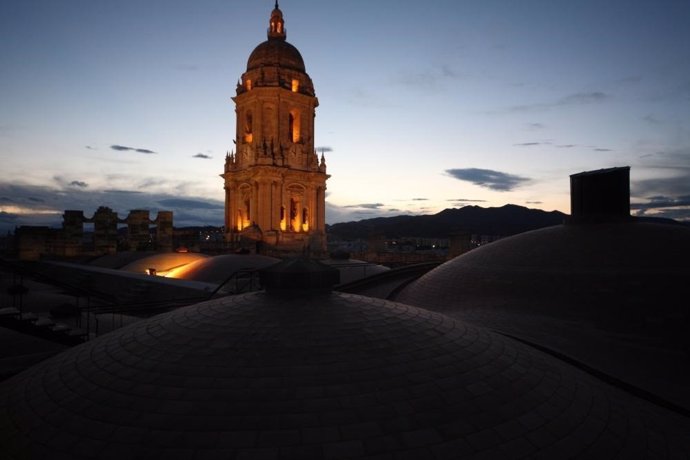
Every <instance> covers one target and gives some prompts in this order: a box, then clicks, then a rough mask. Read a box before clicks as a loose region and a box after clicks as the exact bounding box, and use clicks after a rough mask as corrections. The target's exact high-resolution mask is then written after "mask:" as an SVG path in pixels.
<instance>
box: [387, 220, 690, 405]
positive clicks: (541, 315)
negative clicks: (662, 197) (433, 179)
mask: <svg viewBox="0 0 690 460" xmlns="http://www.w3.org/2000/svg"><path fill="white" fill-rule="evenodd" d="M688 260H690V228H688V227H686V226H682V225H669V224H657V223H647V222H639V221H637V222H635V221H633V222H629V223H600V224H586V225H560V226H556V227H549V228H544V229H541V230H535V231H532V232H526V233H523V234H520V235H516V236H513V237H510V238H505V239H503V240H499V241H496V242H493V243H491V244H488V245H486V246H482V247H480V248H477V249H474V250H472V251H470V252H468V253H466V254H463V255H461V256H459V257H456V258H455V259H453V260H451V261H449V262H446V263H445V264H443V265H441V266H439V267H438V268H436V269H434V270H432V271H430V272H428V273H427V274H425V275H423V276H421V277H420V278H419V279H417V280H416V281H414V282H412V283H410V284H409V285H408V286H407V287H405V288H404V289H403V290H402V291H401V292H400V293H399V294H398V295H397V296H396V297H395V300H397V301H400V302H405V303H408V304H411V305H416V306H419V307H423V308H429V309H431V310H434V311H439V312H443V313H445V314H448V315H451V316H454V317H457V318H462V319H463V320H465V321H470V322H472V323H474V324H477V325H481V326H488V327H491V328H493V329H497V330H499V331H502V332H504V333H508V334H511V335H515V336H519V337H522V338H524V339H527V340H529V341H531V342H533V343H536V344H539V345H542V346H546V347H548V348H551V349H553V350H556V351H558V352H560V353H564V354H566V355H568V356H571V357H574V358H575V359H577V360H579V361H581V362H584V363H586V364H587V365H590V366H593V367H595V368H596V369H598V370H601V371H602V372H605V373H607V374H610V375H613V376H615V377H616V378H618V379H620V380H623V381H626V382H628V383H630V384H633V385H636V386H639V387H641V388H643V389H644V390H646V391H650V392H652V393H654V394H656V395H659V396H662V397H663V398H665V399H669V400H671V401H673V402H674V403H675V404H680V405H682V406H683V407H685V408H686V409H687V410H690V395H688V392H687V388H688V387H689V386H690V364H689V363H690V360H689V359H688V353H690V329H689V328H690V311H689V310H688V309H687V308H685V307H684V304H683V302H682V301H681V302H679V299H683V298H687V293H686V290H687V288H686V286H687V282H688V280H689V279H690V265H688V263H687V261H688Z"/></svg>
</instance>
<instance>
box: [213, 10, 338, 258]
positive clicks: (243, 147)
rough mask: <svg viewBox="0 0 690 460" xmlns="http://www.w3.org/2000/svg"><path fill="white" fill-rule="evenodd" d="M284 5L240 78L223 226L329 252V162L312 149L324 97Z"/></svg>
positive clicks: (232, 236) (238, 235) (288, 246)
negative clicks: (290, 32) (292, 34)
mask: <svg viewBox="0 0 690 460" xmlns="http://www.w3.org/2000/svg"><path fill="white" fill-rule="evenodd" d="M285 38H286V33H285V22H284V20H283V13H282V11H280V9H279V8H278V2H277V1H276V5H275V8H274V9H273V11H272V12H271V18H270V21H269V28H268V40H266V41H265V42H263V43H261V44H259V45H258V46H257V47H256V48H255V49H254V51H252V53H251V55H250V56H249V60H248V61H247V71H246V72H245V73H244V74H242V77H241V79H240V81H239V82H238V84H237V95H236V96H235V97H234V98H233V101H234V102H235V113H236V117H237V126H236V138H235V144H236V150H235V151H233V152H232V153H230V154H228V155H227V156H226V159H225V172H224V173H223V174H222V175H221V177H223V179H224V180H225V228H226V236H227V238H228V239H229V240H231V241H239V240H240V239H242V238H245V239H254V240H257V241H262V242H264V243H266V244H268V245H272V246H274V247H276V248H277V249H281V250H287V251H293V252H294V251H305V250H309V251H312V252H316V253H319V252H320V253H323V252H324V251H325V249H326V238H325V217H326V216H325V199H326V179H328V177H329V176H328V175H327V174H326V162H325V159H324V157H323V155H322V156H321V158H320V159H319V158H318V156H317V154H316V151H315V150H314V117H315V115H316V112H315V110H316V107H317V106H318V105H319V101H318V99H317V98H316V96H315V93H314V85H313V84H312V81H311V78H310V77H309V75H308V74H307V73H306V70H305V67H304V61H303V60H302V56H301V55H300V53H299V51H298V50H297V48H295V47H294V46H292V45H291V44H290V43H288V42H287V41H286V40H285Z"/></svg>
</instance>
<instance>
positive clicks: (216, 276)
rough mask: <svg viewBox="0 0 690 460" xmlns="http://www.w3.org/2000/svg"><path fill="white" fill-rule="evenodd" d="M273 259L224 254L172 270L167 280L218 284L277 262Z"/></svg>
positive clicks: (249, 255) (250, 255)
mask: <svg viewBox="0 0 690 460" xmlns="http://www.w3.org/2000/svg"><path fill="white" fill-rule="evenodd" d="M279 261H280V259H276V258H275V257H268V256H260V255H253V254H224V255H219V256H213V257H208V258H205V259H202V260H197V261H195V262H192V263H190V264H189V265H185V266H184V267H180V268H178V269H175V270H172V271H171V272H170V273H168V274H167V275H166V276H167V277H168V278H180V279H185V280H190V281H203V282H205V283H217V284H220V283H222V282H224V281H225V280H227V279H228V278H229V277H230V276H232V275H233V273H236V272H237V271H239V270H243V269H249V270H255V269H259V268H264V267H268V266H270V265H273V264H275V263H276V262H279Z"/></svg>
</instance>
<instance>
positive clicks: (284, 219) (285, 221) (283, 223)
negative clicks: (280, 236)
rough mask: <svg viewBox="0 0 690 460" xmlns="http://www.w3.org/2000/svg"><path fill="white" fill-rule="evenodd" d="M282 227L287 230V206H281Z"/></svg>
mask: <svg viewBox="0 0 690 460" xmlns="http://www.w3.org/2000/svg"><path fill="white" fill-rule="evenodd" d="M280 229H281V230H282V231H285V230H287V219H286V218H285V206H281V207H280Z"/></svg>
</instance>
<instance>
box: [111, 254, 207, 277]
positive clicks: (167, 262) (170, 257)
mask: <svg viewBox="0 0 690 460" xmlns="http://www.w3.org/2000/svg"><path fill="white" fill-rule="evenodd" d="M207 258H209V256H207V255H206V254H200V253H197V252H163V253H159V254H152V255H148V256H146V257H142V258H141V259H137V260H135V261H133V262H130V263H128V264H127V265H125V266H124V267H122V268H121V270H125V271H128V272H133V273H148V270H149V269H150V268H155V269H156V271H157V273H158V274H159V275H164V274H165V273H167V272H169V271H171V270H174V269H176V268H178V267H182V266H185V265H187V264H190V263H193V262H196V261H200V260H205V259H207Z"/></svg>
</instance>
